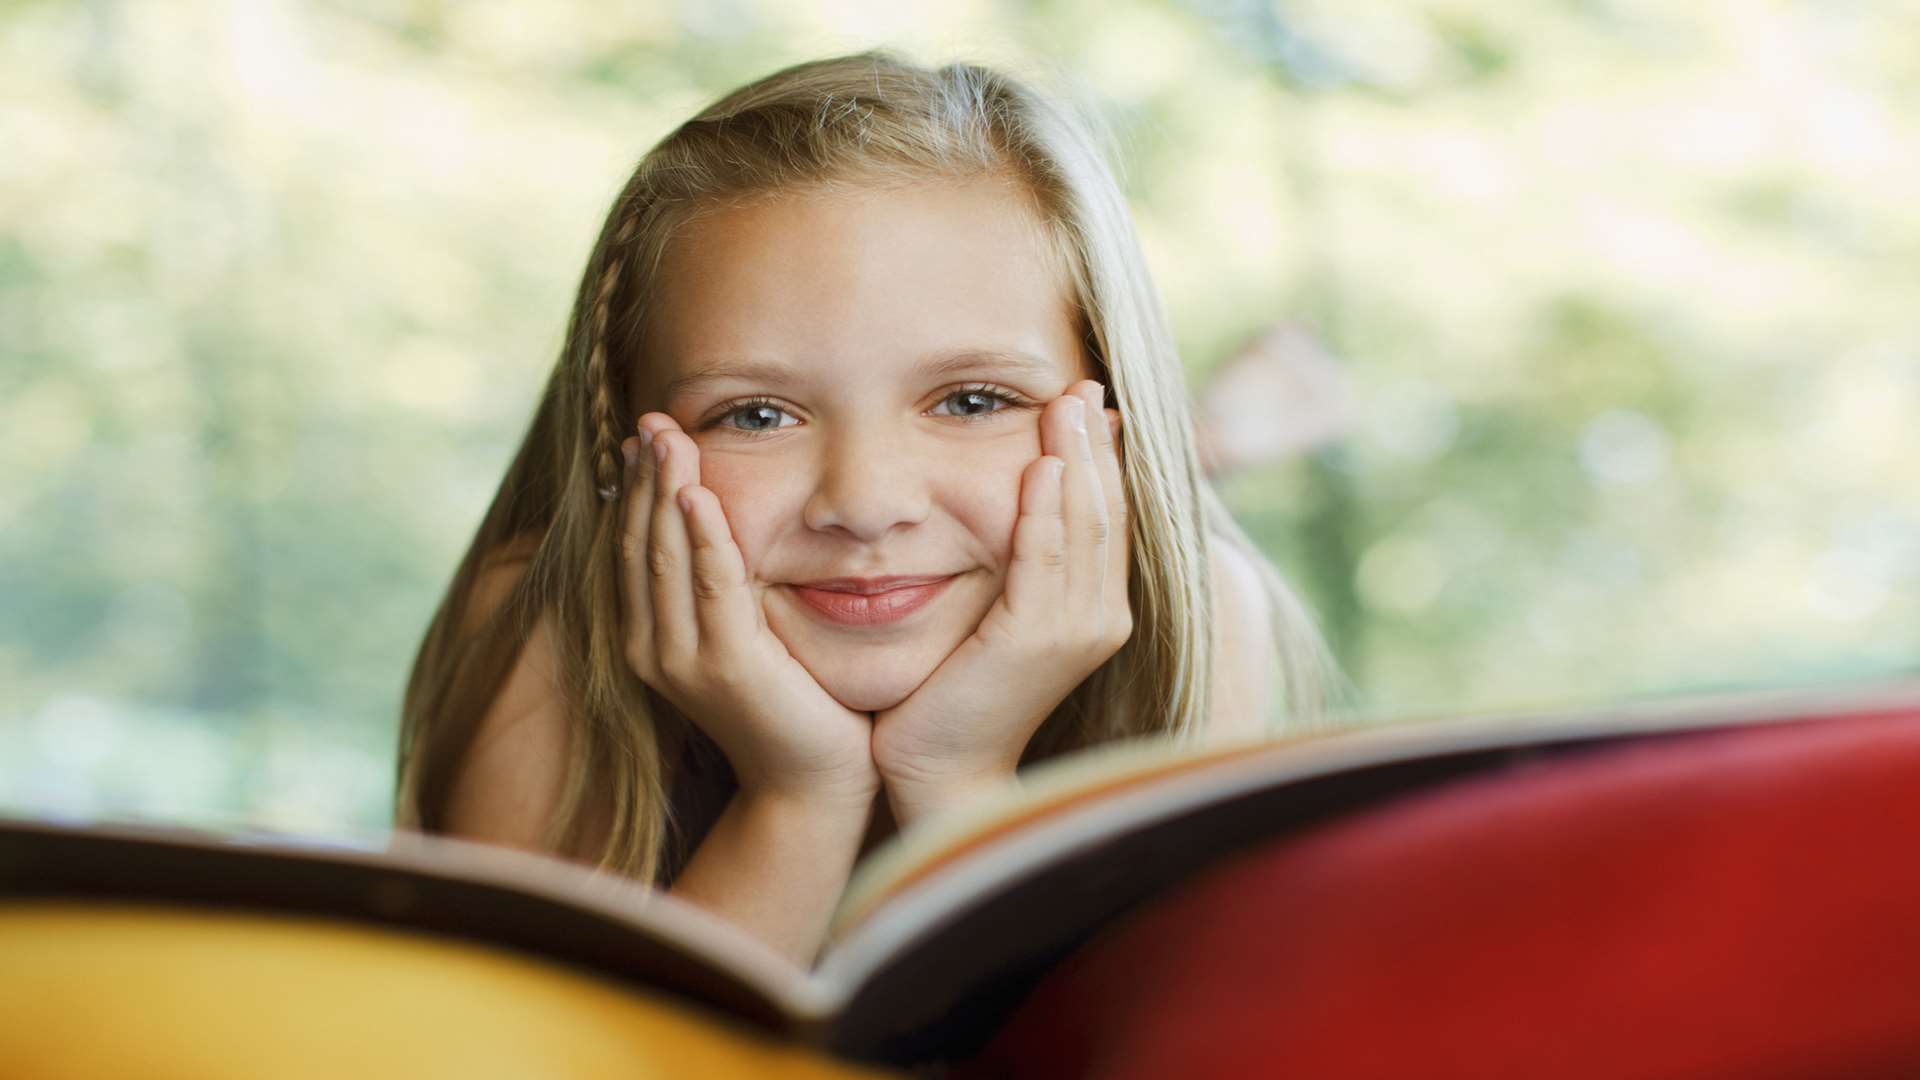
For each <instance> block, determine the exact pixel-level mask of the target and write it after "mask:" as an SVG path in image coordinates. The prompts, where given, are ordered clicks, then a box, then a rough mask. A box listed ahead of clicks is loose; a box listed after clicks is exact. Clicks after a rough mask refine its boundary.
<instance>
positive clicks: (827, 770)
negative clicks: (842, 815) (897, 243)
mask: <svg viewBox="0 0 1920 1080" xmlns="http://www.w3.org/2000/svg"><path fill="white" fill-rule="evenodd" d="M640 430H641V436H640V437H639V438H633V439H628V440H626V442H624V443H623V444H622V450H623V452H624V453H625V454H626V455H627V460H628V462H629V464H628V469H629V477H628V484H627V497H626V500H627V501H626V507H625V511H626V514H625V530H624V533H623V535H622V537H621V544H620V553H621V574H620V587H621V601H622V604H623V606H624V613H625V620H624V622H625V636H626V640H625V643H624V647H625V650H626V658H627V662H628V663H629V664H630V665H631V666H632V668H633V670H634V673H635V674H636V675H638V676H639V677H640V679H641V681H643V682H645V683H646V684H647V685H648V686H651V687H653V689H654V690H656V691H657V692H659V693H660V694H661V695H662V696H664V697H665V698H666V699H667V700H668V701H671V702H672V703H673V704H674V707H675V708H677V709H679V710H680V711H681V712H682V713H684V714H685V715H686V716H687V717H688V718H690V719H691V720H693V721H694V722H695V723H697V724H698V725H699V726H700V728H701V730H703V731H705V732H706V733H707V736H708V737H709V738H711V739H713V741H714V742H715V743H717V744H718V745H719V746H720V749H721V751H722V752H723V753H725V754H726V756H727V761H728V763H729V764H731V765H732V766H733V771H734V775H735V777H736V778H737V779H738V780H739V783H740V787H741V789H742V790H743V791H747V792H751V793H754V794H757V795H772V796H778V797H784V798H790V799H793V800H795V801H798V802H818V801H824V802H828V803H839V804H858V805H860V806H863V807H864V806H866V805H869V804H871V802H872V801H873V798H874V795H875V794H876V793H877V791H878V789H879V780H878V776H877V775H876V773H875V771H874V765H873V759H872V754H871V750H870V747H869V743H870V737H871V727H870V725H871V720H870V719H869V717H868V716H867V714H865V713H860V712H855V711H854V710H852V709H849V708H847V707H846V706H844V705H842V704H840V703H839V702H837V701H835V700H834V699H833V698H832V697H831V696H830V695H828V694H827V692H826V691H825V690H822V689H821V688H820V685H819V683H817V682H815V681H814V679H813V676H812V675H810V674H808V672H807V670H806V669H805V668H803V667H802V666H801V665H800V664H799V662H798V661H796V660H795V659H794V658H793V657H792V655H790V654H789V653H788V651H787V648H786V646H785V645H784V644H783V643H781V641H780V640H779V639H778V638H776V637H775V636H774V635H773V633H772V631H771V630H769V629H768V627H767V620H766V617H765V615H764V614H763V612H762V611H761V608H760V602H759V599H758V598H757V597H756V596H755V595H754V593H753V590H752V588H751V586H750V584H749V581H748V578H747V572H746V566H745V563H744V560H743V559H742V558H741V555H740V550H739V548H738V547H737V546H736V545H735V544H734V540H733V534H732V531H731V530H730V529H729V528H728V525H727V519H726V515H725V514H724V513H723V512H722V510H721V507H720V500H719V499H718V498H717V497H716V496H715V495H714V493H713V492H712V491H709V490H708V489H706V488H704V487H702V486H700V483H699V480H700V450H699V448H698V447H697V446H696V445H695V444H694V442H693V440H692V439H691V438H689V437H688V436H687V434H686V433H685V432H683V431H682V430H680V428H679V426H678V425H677V424H675V423H674V422H673V420H672V419H671V418H669V417H666V416H664V415H662V414H659V413H650V414H648V416H647V417H645V418H643V421H642V425H641V428H640Z"/></svg>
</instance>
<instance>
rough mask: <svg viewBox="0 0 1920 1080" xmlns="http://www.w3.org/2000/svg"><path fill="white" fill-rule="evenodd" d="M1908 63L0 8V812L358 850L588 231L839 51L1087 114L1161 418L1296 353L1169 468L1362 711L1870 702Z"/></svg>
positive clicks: (901, 26) (1323, 40)
mask: <svg viewBox="0 0 1920 1080" xmlns="http://www.w3.org/2000/svg"><path fill="white" fill-rule="evenodd" d="M1915 40H1920V5H1917V4H1915V3H1912V2H1891V0H1889V2H1883V3H1866V2H1849V3H1833V4H1823V5H1804V4H1787V3H1768V2H1762V0H1748V2H1743V3H1739V4H1731V5H1713V6H1708V7H1697V8H1696V7H1686V6H1676V5H1671V4H1655V3H1651V2H1647V0H1568V2H1562V3H1548V4H1535V5H1519V6H1516V5H1512V4H1504V3H1496V2H1494V0H1411V2H1395V3H1387V2H1385V0H1361V2H1343V3H1333V2H1331V0H1319V2H1280V3H1269V2H1256V0H1204V2H1203V0H1195V2H1194V3H1191V4H1186V5H1169V4H1149V3H1141V2H1137V0H1119V2H1112V3H1094V2H1092V0H1052V2H1046V3H1035V4H1027V3H1012V2H990V0H971V2H964V3H947V4H941V5H928V6H926V7H917V6H913V5H891V4H881V3H874V2H865V3H862V2H856V3H843V4H832V5H828V4H820V5H785V4H776V3H772V2H770V0H726V2H724V3H694V2H686V3H681V4H666V3H647V2H632V3H616V4H605V3H587V2H584V0H573V2H555V3H543V4H529V3H524V2H502V0H487V2H481V0H466V2H461V3H451V2H427V0H417V2H400V0H380V2H376V0H331V2H326V0H310V2H304V3H302V2H291V0H286V2H278V3H267V2H261V3H227V4H220V3H214V2H212V0H182V2H179V3H170V4H164V5H162V4H145V3H136V2H132V0H124V2H107V0H96V2H59V3H56V2H38V3H35V2H18V0H16V2H12V3H6V4H0V430H4V431H5V432H6V436H5V438H4V439H0V686H5V687H6V688H7V692H6V695H5V697H4V699H0V810H6V809H10V810H15V811H22V810H24V811H30V812H37V813H55V814H62V813H64V814H122V815H141V816H151V817H161V818H167V819H172V820H182V821H194V822H205V823H232V822H239V821H250V822H255V823H260V824H265V825H269V826H275V827H281V828H290V829H303V830H312V831H323V832H326V831H340V830H345V829H351V828H364V827H378V826H379V825H381V824H382V823H384V821H385V820H386V816H387V813H388V805H389V804H388V798H389V789H390V779H391V762H392V750H393V745H392V744H393V739H394V732H395V724H396V709H397V702H398V697H399V692H400V688H401V686H402V684H403V681H404V679H405V675H406V671H407V667H408V664H409V662H410V660H411V658H412V653H413V649H414V647H415V646H416V644H417V642H418V639H419V636H420V633H421V631H422V629H423V628H424V626H425V623H426V621H427V619H428V617H429V615H430V614H431V612H432V609H433V607H434V605H435V604H436V602H437V601H438V598H439V594H440V590H441V589H442V588H443V587H444V584H445V581H446V578H447V576H448V574H449V572H450V571H451V568H452V566H453V564H454V562H455V560H456V558H457V557H458V555H459V553H460V552H461V550H462V549H463V547H464V545H465V543H466V542H467V540H468V539H469V537H470V535H471V531H472V529H473V527H474V526H475V524H476V523H477V521H478V518H479V515H480V513H481V511H482V510H483V509H484V506H485V503H486V501H487V499H488V498H489V497H490V496H491V494H492V491H493V487H494V485H495V484H496V483H497V481H498V478H499V476H500V474H501V472H502V470H503V468H504V466H505V464H506V461H507V458H508V455H509V454H510V453H511V450H512V449H513V446H514V445H515V442H516V440H517V439H518V437H519V435H520V434H521V431H522V428H523V425H524V424H525V422H526V419H527V417H528V415H529V413H530V409H531V407H532V404H533V401H534V395H535V392H536V389H537V387H538V385H539V382H540V380H541V378H542V377H543V375H544V374H545V372H546V370H547V369H548V367H549V365H550V364H551V363H552V360H553V357H554V353H555V351H556V349H557V348H558V345H559V342H560V338H561V335H562V333H563V331H564V320H565V316H566V312H567V309H568V304H569V301H570V298H571V294H572V291H573V289H574V287H575V285H576V283H577V280H578V274H579V272H580V268H581V265H582V263H583V261H584V258H585V256H586V253H587V250H588V248H589V246H590V244H591V241H592V239H593V235H594V231H595V229H596V228H597V226H598V223H599V221H600V219H601V217H602V216H603V215H604V213H605V211H606V208H607V203H608V200H609V199H610V198H611V197H612V195H613V194H614V192H615V191H616V190H617V189H618V187H619V185H620V183H621V181H622V180H623V179H624V177H625V175H626V172H627V170H628V169H629V168H630V167H631V165H632V163H633V161H634V160H635V159H636V158H637V157H638V155H639V154H640V153H641V152H642V151H643V150H644V149H645V148H646V147H647V146H649V145H650V144H651V143H652V142H653V141H654V140H655V139H657V138H658V137H660V136H661V135H663V134H665V133H666V131H668V130H669V129H670V128H671V127H672V126H673V125H674V124H675V123H677V122H678V121H679V120H680V119H682V118H684V116H686V115H687V114H689V113H690V112H691V111H692V110H693V109H695V108H696V107H698V105H699V104H700V103H701V102H703V101H705V100H707V99H710V98H711V97H713V96H715V95H717V94H718V93H720V92H723V91H724V90H726V89H728V88H730V87H732V86H734V85H737V84H738V83H740V82H743V81H745V80H747V79H749V78H752V77H755V76H758V75H760V74H763V73H765V72H767V71H770V70H772V69H774V68H776V67H778V66H782V65H784V64H787V63H790V62H794V61H798V60H801V59H805V58H810V57H814V56H819V55H826V54H830V53H837V52H844V51H848V50H852V49H858V48H865V47H869V46H872V45H875V44H887V45H893V46H896V47H902V48H904V49H906V50H907V51H909V52H910V53H912V54H915V55H918V56H920V57H922V58H925V59H944V58H948V57H954V56H966V57H970V58H978V59H984V60H987V61H989V62H994V63H1001V64H1005V65H1007V66H1009V67H1011V68H1013V69H1015V70H1017V71H1021V72H1024V73H1028V74H1031V75H1036V76H1038V77H1039V78H1041V79H1042V80H1043V81H1048V82H1051V83H1053V84H1055V85H1056V86H1061V87H1063V88H1065V89H1066V90H1067V91H1069V92H1072V93H1077V94H1079V95H1081V96H1082V97H1084V98H1087V99H1089V100H1091V101H1093V102H1095V103H1097V105H1098V107H1099V109H1100V110H1101V112H1102V114H1103V115H1104V116H1105V117H1106V118H1107V119H1108V120H1109V122H1110V124H1111V126H1112V128H1113V134H1114V136H1115V147H1116V152H1117V155H1118V158H1119V161H1120V164H1121V165H1122V166H1123V168H1124V172H1125V177H1126V184H1127V187H1128V191H1129V195H1130V197H1131V198H1132V199H1133V200H1134V204H1135V208H1136V214H1137V219H1138V222H1139V225H1140V229H1141V233H1142V237H1143V240H1144V242H1145V244H1146V246H1147V249H1148V253H1149V258H1150V260H1151V261H1152V263H1153V268H1154V271H1155V273H1156V276H1157V277H1158V279H1159V281H1160V283H1161V285H1162V288H1163V290H1164V293H1165V295H1166V298H1167V301H1168V306H1169V308H1170V309H1171V311H1172V313H1173V316H1174V320H1175V324H1176V327H1177V330H1178V333H1179V336H1180V340H1181V343H1182V346H1183V349H1184V351H1185V356H1186V358H1187V361H1188V364H1189V367H1190V370H1191V373H1192V375H1193V377H1194V380H1195V383H1196V386H1199V387H1204V385H1205V384H1206V382H1207V380H1208V379H1209V378H1211V377H1212V376H1213V374H1214V373H1215V372H1216V371H1217V370H1219V369H1220V365H1222V364H1223V363H1224V362H1226V361H1227V360H1228V359H1229V358H1230V357H1231V356H1233V355H1234V354H1235V352H1236V350H1239V349H1240V348H1241V347H1242V346H1243V345H1244V344H1245V343H1246V342H1247V341H1249V340H1251V339H1253V338H1254V337H1255V336H1256V335H1257V334H1259V333H1260V332H1262V331H1263V330H1265V329H1267V328H1270V327H1272V326H1275V325H1279V324H1289V323H1290V324H1296V325H1299V326H1304V327H1306V328H1308V329H1309V330H1311V332H1312V333H1313V334H1315V335H1317V337H1318V339H1319V341H1320V343H1321V344H1322V345H1323V346H1324V348H1325V349H1326V350H1327V351H1328V352H1329V353H1330V354H1331V355H1332V356H1333V357H1334V358H1336V360H1337V363H1338V365H1339V370H1340V378H1341V379H1342V380H1344V382H1345V384H1346V385H1347V386H1348V387H1349V391H1350V397H1351V403H1352V407H1351V417H1350V421H1349V422H1348V423H1346V425H1345V426H1344V428H1342V430H1341V431H1340V432H1339V434H1338V435H1337V437H1335V438H1333V439H1332V440H1331V441H1322V442H1321V443H1320V445H1318V446H1316V447H1315V448H1313V449H1311V450H1309V451H1307V452H1304V453H1303V454H1299V455H1295V456H1292V457H1289V458H1286V459H1284V460H1269V461H1260V462H1253V463H1247V464H1244V465H1243V466H1242V467H1240V468H1238V469H1237V470H1235V471H1232V472H1231V473H1230V474H1226V475H1222V476H1221V477H1220V483H1221V485H1222V488H1223V491H1225V493H1226V494H1227V496H1228V498H1229V500H1230V502H1231V504H1232V505H1233V506H1234V507H1235V508H1236V510H1237V511H1238V512H1239V513H1240V514H1241V515H1242V516H1243V518H1244V520H1245V521H1246V523H1247V524H1248V527H1249V528H1250V529H1251V530H1252V531H1253V532H1254V533H1255V535H1256V537H1257V538H1258V539H1259V540H1260V541H1261V542H1262V543H1263V544H1264V545H1266V546H1267V547H1268V549H1269V550H1270V551H1271V552H1272V553H1273V554H1274V556H1275V558H1276V559H1277V560H1278V561H1279V562H1280V563H1281V564H1282V566H1283V567H1284V568H1285V569H1287V570H1288V572H1289V573H1290V574H1292V575H1293V576H1294V578H1295V579H1296V580H1297V581H1299V582H1300V583H1301V586H1302V588H1303V591H1305V592H1306V593H1307V595H1308V598H1309V600H1310V601H1311V603H1312V604H1313V605H1314V606H1315V607H1316V609H1317V610H1318V611H1319V613H1320V616H1321V619H1322V621H1323V622H1324V624H1325V625H1326V626H1327V628H1328V631H1329V635H1330V637H1331V638H1332V639H1333V640H1334V641H1335V643H1336V644H1337V646H1338V648H1339V651H1340V654H1341V658H1342V661H1343V662H1344V663H1345V664H1346V666H1347V667H1348V668H1349V669H1350V671H1351V672H1352V673H1353V674H1354V675H1355V676H1356V678H1357V680H1358V682H1359V684H1360V687H1361V689H1362V691H1363V694H1364V697H1365V701H1366V704H1367V705H1369V706H1370V707H1372V708H1375V709H1384V710H1406V709H1445V710H1449V711H1451V710H1461V709H1478V708H1488V707H1504V706H1512V705H1516V704H1522V703H1537V702H1570V701H1579V700H1596V699H1604V698H1612V697H1618V696H1622V695H1632V694H1646V693H1654V692H1662V691H1669V690H1674V689H1682V688H1692V687H1700V686H1708V685H1778V684H1783V683H1789V682H1797V681H1805V680H1811V679H1826V678H1836V677H1851V676H1859V675H1871V674H1876V673H1886V672H1889V671H1895V670H1911V669H1912V668H1913V667H1914V664H1915V660H1916V657H1920V481H1917V480H1916V475H1917V474H1920V435H1917V434H1916V431H1920V425H1916V423H1915V416H1916V405H1920V319H1917V318H1916V314H1915V313H1916V302H1915V299H1914V298H1915V297H1916V296H1920V202H1916V201H1915V200H1914V199H1913V198H1912V193H1913V192H1914V191H1916V190H1920V53H1916V52H1915V51H1914V50H1913V49H1912V48H1911V47H1910V46H1911V43H1912V42H1913V41H1915ZM1284 404H1285V403H1281V402H1276V408H1275V419H1274V423H1276V424H1279V423H1288V422H1296V421H1297V417H1296V421H1289V420H1288V419H1286V415H1287V414H1286V409H1285V408H1284V407H1283V406H1284ZM1297 411H1298V408H1296V412H1297ZM1203 419H1204V417H1203Z"/></svg>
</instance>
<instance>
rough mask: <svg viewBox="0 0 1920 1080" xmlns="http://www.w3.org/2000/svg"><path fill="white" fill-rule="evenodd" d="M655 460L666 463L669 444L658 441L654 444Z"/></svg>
mask: <svg viewBox="0 0 1920 1080" xmlns="http://www.w3.org/2000/svg"><path fill="white" fill-rule="evenodd" d="M653 460H655V461H657V462H660V463H661V464H663V465H664V464H666V461H667V444H666V443H663V442H657V443H654V444H653Z"/></svg>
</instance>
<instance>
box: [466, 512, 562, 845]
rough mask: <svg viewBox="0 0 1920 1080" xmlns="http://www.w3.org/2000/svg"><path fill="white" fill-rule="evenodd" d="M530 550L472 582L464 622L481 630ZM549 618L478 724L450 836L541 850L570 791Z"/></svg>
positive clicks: (495, 562) (531, 636) (511, 554)
mask: <svg viewBox="0 0 1920 1080" xmlns="http://www.w3.org/2000/svg"><path fill="white" fill-rule="evenodd" d="M527 563H528V553H525V552H515V551H511V550H503V552H502V553H500V555H499V557H497V558H495V559H490V560H489V562H488V565H487V568H486V569H485V570H482V571H481V573H480V575H479V576H478V577H477V578H476V579H475V581H474V586H473V596H472V598H471V600H470V601H469V606H468V619H467V620H466V624H465V625H469V626H472V627H475V628H477V627H478V626H480V625H483V624H484V623H485V621H486V620H487V618H488V617H490V616H491V615H492V614H493V613H494V612H495V611H497V610H498V608H499V606H500V605H501V604H502V603H504V602H505V601H506V599H507V597H508V596H509V595H511V593H512V591H513V587H514V585H515V584H517V583H518V581H519V579H520V577H521V575H523V574H524V573H525V572H526V568H527ZM559 666H560V665H559V655H558V651H557V649H556V647H555V639H554V627H553V623H552V619H551V618H550V617H549V616H548V615H545V614H542V615H541V616H540V617H539V618H538V619H536V620H535V622H534V624H533V627H532V629H531V631H530V632H529V633H528V634H527V637H526V640H525V641H524V642H523V643H522V644H521V647H520V650H519V653H518V655H517V656H516V657H515V658H514V661H513V666H512V667H511V668H510V669H509V670H508V672H507V676H506V679H505V680H504V681H503V682H502V683H501V685H500V690H499V692H498V693H496V694H495V695H494V699H493V702H492V704H491V705H490V706H489V707H488V709H487V712H486V714H485V715H484V716H483V717H482V718H481V720H480V726H479V728H478V729H477V730H476V731H475V733H474V738H473V743H472V745H470V746H469V747H468V748H467V752H466V755H465V756H464V757H463V758H462V759H461V762H460V765H459V768H458V770H457V772H456V774H455V777H454V781H453V785H452V790H451V792H450V793H449V796H448V801H447V814H446V822H447V831H448V832H449V833H451V834H453V835H456V836H460V837H463V838H465V839H470V840H479V841H483V842H488V843H496V844H506V845H510V846H513V847H521V848H528V849H531V850H544V849H543V848H542V846H541V842H542V840H543V833H544V832H545V829H546V825H547V822H548V821H549V820H550V819H551V818H552V816H553V814H554V812H555V811H556V810H557V809H558V808H559V805H560V796H561V793H562V792H563V791H564V790H565V786H566V769H567V752H568V740H569V739H570V738H571V731H570V729H569V725H568V719H567V709H566V703H565V697H564V691H563V690H562V689H561V684H560V680H559V677H558V672H559Z"/></svg>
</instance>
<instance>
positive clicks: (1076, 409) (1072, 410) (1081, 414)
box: [1067, 397, 1087, 435]
mask: <svg viewBox="0 0 1920 1080" xmlns="http://www.w3.org/2000/svg"><path fill="white" fill-rule="evenodd" d="M1067 422H1068V423H1071V424H1072V425H1073V430H1075V431H1078V432H1080V433H1081V434H1083V435H1084V434H1086V431H1087V403H1086V402H1084V401H1081V400H1080V399H1079V398H1078V397H1070V398H1068V399H1067Z"/></svg>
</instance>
